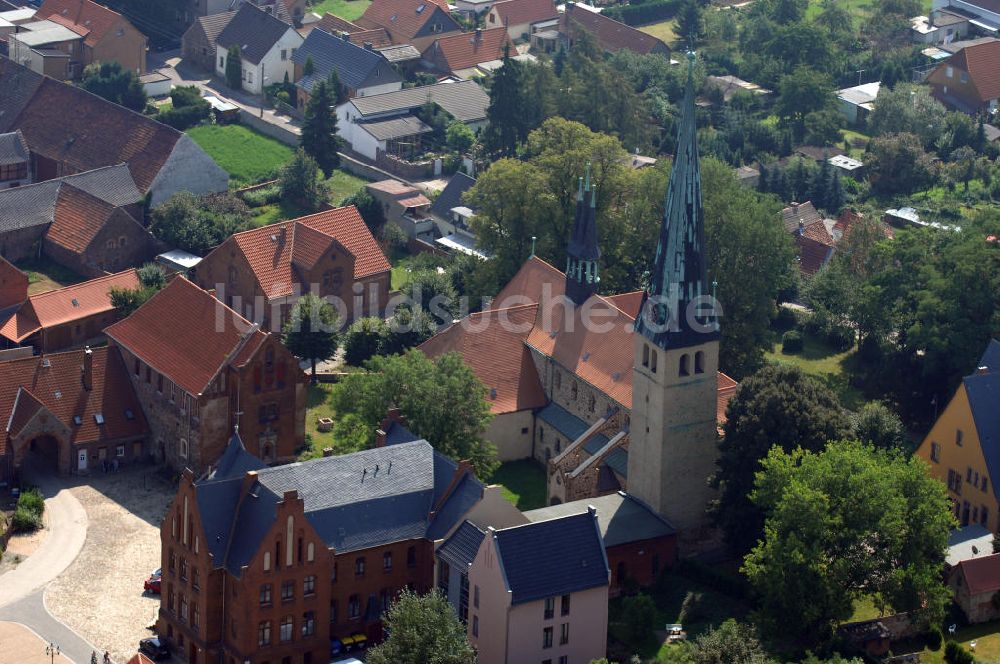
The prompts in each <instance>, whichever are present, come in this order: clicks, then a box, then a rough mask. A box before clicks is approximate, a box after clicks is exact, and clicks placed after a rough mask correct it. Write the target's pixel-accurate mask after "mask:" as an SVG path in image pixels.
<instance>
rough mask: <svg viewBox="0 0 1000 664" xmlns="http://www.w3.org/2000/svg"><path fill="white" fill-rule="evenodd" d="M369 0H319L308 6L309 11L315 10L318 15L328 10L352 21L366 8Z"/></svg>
mask: <svg viewBox="0 0 1000 664" xmlns="http://www.w3.org/2000/svg"><path fill="white" fill-rule="evenodd" d="M370 4H371V0H320V2H316V3H314V4H313V5H312V6H311V7H309V11H311V12H316V13H317V14H319V15H320V16H322V15H323V14H325V13H327V12H330V13H331V14H334V15H336V16H339V17H340V18H343V19H347V20H348V21H353V20H355V19H356V18H358V17H359V16H361V15H362V14H364V13H365V10H366V9H368V5H370Z"/></svg>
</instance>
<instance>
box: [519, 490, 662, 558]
mask: <svg viewBox="0 0 1000 664" xmlns="http://www.w3.org/2000/svg"><path fill="white" fill-rule="evenodd" d="M591 506H593V507H594V508H596V509H597V523H598V527H599V528H600V529H601V537H602V538H603V539H604V546H605V547H606V548H610V547H613V546H618V545H619V544H628V543H631V542H642V541H644V540H650V539H656V538H660V537H669V536H670V535H674V534H675V533H676V532H677V531H676V529H675V528H674V527H673V526H671V525H670V524H669V523H668V522H667V521H666V520H665V519H664V518H663V517H661V516H660V515H659V514H657V513H656V512H655V511H654V510H653V509H652V508H651V507H650V506H649V505H647V504H646V503H644V502H642V501H641V500H639V499H638V498H636V497H634V496H631V495H629V494H627V493H625V492H624V491H618V492H616V493H612V494H609V495H607V496H598V497H596V498H587V499H585V500H575V501H572V502H569V503H562V504H560V505H552V506H551V507H542V508H541V509H537V510H531V511H528V512H525V513H524V516H526V517H527V518H528V520H529V521H531V522H533V523H534V522H537V521H548V520H549V519H555V518H558V517H562V516H567V515H569V514H579V513H582V512H586V511H587V508H588V507H591Z"/></svg>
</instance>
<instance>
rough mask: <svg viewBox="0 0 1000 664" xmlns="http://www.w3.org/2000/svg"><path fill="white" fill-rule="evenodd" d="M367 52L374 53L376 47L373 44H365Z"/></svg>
mask: <svg viewBox="0 0 1000 664" xmlns="http://www.w3.org/2000/svg"><path fill="white" fill-rule="evenodd" d="M365 50H366V51H374V50H375V47H374V46H373V45H372V43H371V42H365Z"/></svg>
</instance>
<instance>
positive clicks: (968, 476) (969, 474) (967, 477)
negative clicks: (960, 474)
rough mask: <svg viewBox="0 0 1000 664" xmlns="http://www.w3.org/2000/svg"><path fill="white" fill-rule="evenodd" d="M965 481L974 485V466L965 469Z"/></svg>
mask: <svg viewBox="0 0 1000 664" xmlns="http://www.w3.org/2000/svg"><path fill="white" fill-rule="evenodd" d="M965 481H966V482H968V483H969V484H972V466H969V467H968V468H966V469H965Z"/></svg>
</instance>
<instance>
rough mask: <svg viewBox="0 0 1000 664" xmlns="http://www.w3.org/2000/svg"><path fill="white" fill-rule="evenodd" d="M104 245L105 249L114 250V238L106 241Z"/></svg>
mask: <svg viewBox="0 0 1000 664" xmlns="http://www.w3.org/2000/svg"><path fill="white" fill-rule="evenodd" d="M105 245H106V247H107V248H108V249H114V248H115V241H114V238H112V239H110V240H108V241H107V242H106V243H105Z"/></svg>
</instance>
